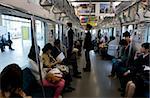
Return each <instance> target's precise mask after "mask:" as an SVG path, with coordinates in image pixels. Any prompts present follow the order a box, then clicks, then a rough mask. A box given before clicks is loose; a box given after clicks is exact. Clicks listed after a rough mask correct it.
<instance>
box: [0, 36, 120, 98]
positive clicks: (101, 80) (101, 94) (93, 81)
mask: <svg viewBox="0 0 150 98" xmlns="http://www.w3.org/2000/svg"><path fill="white" fill-rule="evenodd" d="M14 43H15V44H13V48H14V49H15V50H14V51H11V50H9V49H8V47H6V49H5V52H3V53H1V52H0V72H1V71H2V69H3V68H4V67H5V66H6V65H8V64H10V63H17V64H19V65H20V67H21V68H25V67H26V65H28V58H27V54H28V52H29V49H30V46H31V45H30V44H31V43H28V42H26V43H25V44H24V45H22V43H21V40H20V39H17V40H14ZM90 58H91V64H92V71H91V72H83V71H82V68H83V67H84V66H85V56H84V53H83V54H82V56H81V57H80V58H78V66H79V70H80V71H81V72H82V74H81V76H82V79H75V78H73V83H72V86H73V87H75V89H76V90H75V91H73V92H71V93H65V94H64V95H63V96H64V98H80V97H81V98H83V97H85V98H108V97H110V98H113V97H114V98H117V97H120V93H119V92H118V91H117V89H118V88H119V81H118V80H117V79H110V78H108V77H107V76H108V74H110V70H111V67H112V64H111V61H110V60H102V59H101V57H100V56H99V54H95V53H94V52H93V51H91V52H90Z"/></svg>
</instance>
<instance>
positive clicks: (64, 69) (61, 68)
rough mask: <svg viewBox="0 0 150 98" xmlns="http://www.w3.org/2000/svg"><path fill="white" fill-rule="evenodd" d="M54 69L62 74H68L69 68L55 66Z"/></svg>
mask: <svg viewBox="0 0 150 98" xmlns="http://www.w3.org/2000/svg"><path fill="white" fill-rule="evenodd" d="M56 67H57V68H58V69H59V70H60V71H61V72H62V73H64V74H66V73H69V67H68V66H66V65H56Z"/></svg>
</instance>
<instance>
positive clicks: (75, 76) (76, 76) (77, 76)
mask: <svg viewBox="0 0 150 98" xmlns="http://www.w3.org/2000/svg"><path fill="white" fill-rule="evenodd" d="M73 77H74V78H78V79H80V78H82V77H81V76H79V75H77V74H75V75H73Z"/></svg>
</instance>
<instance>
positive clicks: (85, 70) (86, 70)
mask: <svg viewBox="0 0 150 98" xmlns="http://www.w3.org/2000/svg"><path fill="white" fill-rule="evenodd" d="M83 71H84V72H90V71H91V69H88V68H83Z"/></svg>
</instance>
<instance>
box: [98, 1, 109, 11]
mask: <svg viewBox="0 0 150 98" xmlns="http://www.w3.org/2000/svg"><path fill="white" fill-rule="evenodd" d="M109 9H110V4H108V3H106V4H104V3H103V4H100V13H109Z"/></svg>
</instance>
